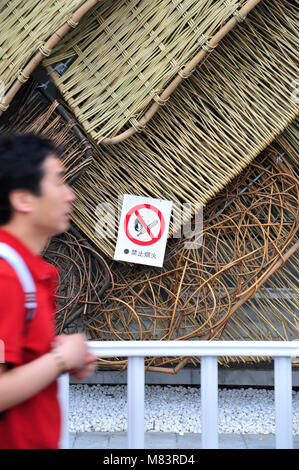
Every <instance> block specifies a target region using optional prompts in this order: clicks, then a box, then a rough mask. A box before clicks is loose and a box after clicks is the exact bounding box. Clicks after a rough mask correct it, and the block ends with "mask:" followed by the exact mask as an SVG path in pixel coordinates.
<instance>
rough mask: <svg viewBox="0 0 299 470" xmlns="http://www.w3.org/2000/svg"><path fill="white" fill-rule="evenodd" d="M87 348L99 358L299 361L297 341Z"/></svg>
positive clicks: (100, 343) (136, 343) (121, 343)
mask: <svg viewBox="0 0 299 470" xmlns="http://www.w3.org/2000/svg"><path fill="white" fill-rule="evenodd" d="M88 348H89V350H90V351H91V352H92V353H93V354H95V355H97V356H98V357H132V356H140V357H141V356H144V357H145V356H219V357H223V356H230V357H233V356H241V357H242V356H256V357H258V356H263V357H299V342H298V341H190V340H189V341H188V340H186V341H88Z"/></svg>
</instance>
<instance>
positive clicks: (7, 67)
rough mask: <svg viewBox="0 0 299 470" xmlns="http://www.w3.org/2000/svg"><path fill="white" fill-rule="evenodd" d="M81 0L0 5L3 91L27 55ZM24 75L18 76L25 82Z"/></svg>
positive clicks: (20, 0) (33, 0)
mask: <svg viewBox="0 0 299 470" xmlns="http://www.w3.org/2000/svg"><path fill="white" fill-rule="evenodd" d="M83 3H84V0H68V1H66V0H56V1H54V2H53V1H49V0H43V1H37V0H26V1H24V0H10V1H4V2H1V7H0V24H1V36H0V58H1V61H0V80H1V84H2V87H1V93H2V94H5V93H6V91H7V90H8V88H9V87H10V86H11V85H12V83H13V82H14V81H15V79H16V78H17V76H19V74H20V72H22V69H23V67H24V65H25V64H26V63H27V61H28V60H29V59H30V57H31V56H32V55H33V54H34V53H35V52H37V51H38V50H39V48H41V51H43V53H44V55H46V54H47V50H44V49H43V44H44V42H45V41H46V40H47V39H48V37H49V36H51V34H53V33H54V32H55V31H56V30H57V29H58V28H59V27H60V26H61V25H62V24H64V23H65V22H67V20H68V18H69V17H70V16H71V14H72V13H73V12H74V11H75V10H76V9H78V8H79V7H80V6H81V5H82V4H83ZM26 78H27V77H26V76H23V77H22V76H21V79H23V81H26ZM0 98H1V97H0Z"/></svg>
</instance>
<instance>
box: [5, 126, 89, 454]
mask: <svg viewBox="0 0 299 470" xmlns="http://www.w3.org/2000/svg"><path fill="white" fill-rule="evenodd" d="M57 155H58V151H57V149H56V147H55V145H54V144H53V142H52V141H50V140H47V139H44V138H42V137H39V136H37V135H33V134H25V135H15V136H8V135H6V136H2V137H0V242H2V243H5V244H6V245H8V246H9V247H11V248H13V249H14V250H16V252H17V253H18V254H19V255H20V256H21V257H22V259H23V261H24V262H25V264H26V265H27V267H28V268H29V271H30V273H31V275H32V278H33V280H34V284H35V287H36V299H37V308H36V311H35V315H34V317H33V319H32V320H31V321H30V323H29V324H28V328H27V330H25V329H24V324H25V310H26V309H25V304H24V302H25V294H24V290H23V287H22V285H21V282H20V279H19V277H18V275H17V273H16V271H15V270H14V269H13V267H12V266H11V265H10V263H9V262H7V261H6V260H4V259H0V340H1V344H3V345H4V353H5V357H4V361H5V362H4V363H3V362H2V363H0V448H6V449H18V448H19V449H26V448H32V449H38V448H46V449H55V448H58V445H59V438H60V429H61V422H60V408H59V403H58V400H57V380H56V379H57V377H58V376H59V375H60V374H61V373H62V372H65V371H69V372H71V373H72V374H73V375H74V376H75V377H76V378H77V379H82V378H84V377H87V376H88V375H89V374H91V373H92V372H93V371H94V369H95V359H96V357H95V356H93V355H92V354H90V353H89V352H88V351H87V345H86V338H85V336H84V335H82V334H73V335H60V336H55V317H54V294H55V288H56V282H57V274H58V271H57V269H56V268H54V267H53V266H51V265H49V264H48V263H46V262H45V261H44V260H43V258H42V257H41V253H42V251H43V249H44V248H45V247H46V245H47V243H48V240H49V238H50V237H51V236H53V235H54V234H57V233H61V232H64V231H66V230H67V229H68V228H69V224H70V216H71V205H72V202H73V201H74V199H75V195H74V193H73V191H72V189H71V188H70V187H69V186H68V185H67V184H66V183H65V182H64V180H63V177H64V169H63V166H62V164H61V162H60V160H59V158H58V156H57Z"/></svg>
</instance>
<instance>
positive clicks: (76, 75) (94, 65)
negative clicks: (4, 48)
mask: <svg viewBox="0 0 299 470" xmlns="http://www.w3.org/2000/svg"><path fill="white" fill-rule="evenodd" d="M259 1H260V0H250V1H245V0H241V1H237V0H229V1H227V0H213V1H211V0H162V1H161V0H156V1H154V2H148V1H147V0H142V1H140V0H129V1H126V2H124V1H122V2H114V1H112V0H110V1H104V2H101V3H100V4H98V6H97V7H96V8H94V9H93V10H92V11H91V13H90V14H89V15H88V16H87V17H86V18H84V19H83V21H82V23H81V24H80V26H79V27H78V28H77V29H76V30H75V31H74V32H73V33H71V34H69V35H68V36H67V37H66V38H65V40H63V41H61V42H60V43H59V44H58V45H57V47H56V49H55V51H54V52H53V54H52V56H51V57H49V59H46V60H45V61H44V62H43V64H44V65H45V66H47V65H48V66H49V65H52V64H54V63H59V62H61V61H62V62H63V61H66V60H70V61H71V64H70V65H69V66H68V68H67V70H66V71H65V72H64V73H63V74H62V75H61V76H59V74H58V73H57V72H55V70H53V69H51V68H50V67H48V70H49V72H50V75H51V76H52V78H53V80H54V81H55V83H56V86H57V87H58V88H59V90H60V92H61V94H62V96H63V98H64V100H65V101H66V102H67V104H68V106H69V108H70V109H71V110H72V112H73V113H74V115H75V116H76V118H77V119H78V121H79V122H80V124H81V125H82V127H83V128H84V129H85V131H86V132H87V133H88V134H89V135H90V136H91V137H92V138H93V139H94V140H95V142H96V143H100V142H102V141H103V142H115V141H117V139H118V138H117V139H116V140H115V139H111V138H112V137H113V136H117V134H118V133H119V132H122V130H123V128H124V126H126V125H127V124H128V125H131V126H133V127H132V129H133V132H135V130H139V129H140V128H142V125H143V124H142V123H140V119H141V118H142V117H144V115H145V113H146V111H147V110H148V107H149V105H150V104H152V103H155V104H157V105H158V106H159V105H161V104H164V103H165V102H166V101H167V99H168V97H169V93H170V92H171V91H173V89H174V88H175V87H176V86H177V85H178V83H180V82H181V81H182V80H183V78H186V77H187V76H188V75H189V74H190V70H189V69H190V67H191V65H190V64H192V67H193V68H194V67H195V64H196V62H197V61H200V60H201V59H203V58H204V57H205V56H206V55H207V54H208V53H209V52H211V51H213V50H214V48H215V47H216V44H217V43H218V41H219V40H220V39H221V38H222V37H223V36H224V34H226V33H227V32H229V31H230V29H231V28H232V27H234V26H235V25H236V24H237V23H238V21H240V20H243V19H244V17H243V15H246V14H247V12H248V11H250V9H251V8H253V7H254V6H255V5H256V4H257V3H259ZM228 23H229V24H228ZM217 34H219V38H218V39H217V37H216V42H215V43H214V42H213V38H214V41H215V36H216V35H217ZM198 54H199V55H198ZM197 55H198V58H197ZM187 64H188V67H187ZM51 70H52V71H51ZM175 77H176V82H175V83H174V84H173V86H172V88H171V90H169V92H167V93H166V95H167V96H166V95H164V94H163V92H165V91H166V90H165V87H167V86H168V85H169V84H170V82H171V81H172V80H173V79H174V78H175ZM124 136H126V134H124Z"/></svg>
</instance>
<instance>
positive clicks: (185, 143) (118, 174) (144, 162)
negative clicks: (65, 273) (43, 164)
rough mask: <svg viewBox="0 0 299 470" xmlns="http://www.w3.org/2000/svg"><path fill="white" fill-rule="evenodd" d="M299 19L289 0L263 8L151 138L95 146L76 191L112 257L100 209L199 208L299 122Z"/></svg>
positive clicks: (179, 95) (156, 122) (79, 210)
mask: <svg viewBox="0 0 299 470" xmlns="http://www.w3.org/2000/svg"><path fill="white" fill-rule="evenodd" d="M294 17H295V8H294V7H293V6H292V5H291V4H290V3H288V2H286V1H284V0H283V1H282V2H277V1H275V2H268V1H265V2H263V4H261V5H260V6H259V7H257V8H256V9H255V10H254V11H253V13H252V14H251V16H250V18H248V19H247V21H246V22H245V23H244V24H243V25H242V28H240V29H238V30H234V32H233V33H231V34H230V36H229V37H227V38H226V39H224V40H223V41H222V42H221V44H220V45H219V46H218V48H217V49H216V50H215V51H214V53H213V54H212V55H211V56H210V57H209V59H208V60H207V61H206V62H205V64H203V65H202V67H201V68H200V69H199V70H198V71H196V72H194V74H193V75H192V77H190V79H189V80H188V81H186V82H185V84H184V86H182V87H180V88H179V89H178V90H177V91H176V92H175V93H174V94H173V95H172V97H171V99H170V100H169V102H168V105H167V106H165V107H164V108H162V109H161V110H160V112H159V113H158V114H157V115H156V116H155V118H154V119H153V120H151V121H150V123H149V124H148V126H147V128H146V134H137V135H135V136H133V137H131V138H130V139H127V140H126V141H125V142H123V143H120V144H119V145H117V146H101V147H100V148H99V147H96V146H95V148H94V160H93V163H92V165H91V166H90V167H89V169H88V171H87V172H86V173H85V175H84V177H83V178H82V180H80V182H78V184H76V185H75V190H76V192H77V195H78V199H77V201H76V212H75V215H74V221H75V222H76V224H77V225H78V226H79V227H80V228H81V229H82V231H83V232H84V233H85V234H86V235H87V236H88V238H90V239H91V240H93V242H94V243H95V244H96V245H97V246H98V247H99V248H100V249H101V250H102V251H103V252H105V253H106V254H107V255H108V256H110V257H112V256H113V253H114V247H115V241H116V233H115V232H116V231H115V230H113V229H114V223H113V217H112V216H111V220H110V222H109V224H107V230H106V232H105V233H104V235H105V238H104V237H103V236H102V234H101V233H99V232H98V229H97V228H98V227H99V225H100V223H101V217H100V211H99V210H98V204H99V203H102V202H108V203H110V204H111V205H112V212H114V213H115V214H117V208H118V196H119V195H122V194H126V193H129V194H138V195H144V196H151V197H157V198H163V199H169V200H172V201H174V202H177V203H182V202H183V203H189V205H190V207H191V208H195V207H196V205H198V204H199V203H202V204H206V203H207V202H208V201H209V200H211V199H212V198H213V197H215V195H216V194H217V193H218V192H219V191H221V190H222V188H224V187H225V185H226V184H228V182H229V181H230V180H231V179H232V178H233V177H234V176H236V175H237V174H239V173H240V172H241V171H242V169H244V168H245V167H246V166H247V165H248V164H249V163H250V162H251V161H252V160H253V158H254V157H256V156H257V155H258V154H259V153H260V152H261V151H262V149H263V148H265V147H266V146H267V145H268V144H269V143H270V142H271V141H272V140H273V139H274V138H275V136H276V135H278V134H279V133H280V132H281V131H282V130H283V129H284V127H285V126H286V125H287V123H288V122H290V121H292V119H293V117H294V116H295V115H296V114H297V112H298V104H296V103H294V102H292V100H291V99H290V95H291V87H290V83H291V81H292V80H293V78H294V77H295V76H296V74H297V67H296V65H295V51H296V50H297V35H296V34H295V33H296V31H295V28H294ZM232 45H233V47H232ZM105 217H106V220H107V218H108V216H106V215H105ZM174 222H175V225H176V224H177V223H183V219H182V220H181V222H180V221H179V220H178V219H177V220H175V221H174ZM173 229H174V228H173V224H171V227H170V233H172V232H173Z"/></svg>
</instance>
